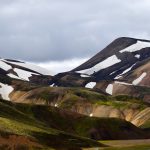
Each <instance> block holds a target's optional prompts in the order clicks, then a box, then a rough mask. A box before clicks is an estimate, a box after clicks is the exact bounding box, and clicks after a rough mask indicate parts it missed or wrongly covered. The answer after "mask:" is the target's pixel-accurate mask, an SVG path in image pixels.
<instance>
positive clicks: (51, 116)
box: [0, 37, 150, 150]
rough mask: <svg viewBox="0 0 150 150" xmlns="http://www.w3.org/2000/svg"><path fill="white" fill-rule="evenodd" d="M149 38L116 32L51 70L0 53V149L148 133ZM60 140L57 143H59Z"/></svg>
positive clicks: (93, 142)
mask: <svg viewBox="0 0 150 150" xmlns="http://www.w3.org/2000/svg"><path fill="white" fill-rule="evenodd" d="M149 70H150V41H148V40H141V39H133V38H127V37H123V38H118V39H116V40H115V41H113V42H112V43H111V44H110V45H108V46H107V47H106V48H104V49H103V50H102V51H100V52H99V53H98V54H96V55H95V56H94V57H92V58H91V59H89V60H88V61H87V62H85V63H83V64H81V65H80V66H78V67H77V68H75V69H73V70H71V71H68V72H64V73H59V74H57V75H55V76H51V75H50V72H49V71H47V70H45V69H43V68H41V67H38V66H35V65H33V64H30V63H26V62H22V61H18V60H11V59H0V149H5V150H8V149H18V150H19V149H27V150H30V149H54V150H58V149H59V150H81V149H82V148H93V147H94V148H95V147H103V148H104V147H106V145H103V144H101V142H99V141H98V140H129V139H147V138H150V80H149V77H150V71H149ZM58 143H59V144H58Z"/></svg>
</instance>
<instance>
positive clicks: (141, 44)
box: [120, 41, 150, 53]
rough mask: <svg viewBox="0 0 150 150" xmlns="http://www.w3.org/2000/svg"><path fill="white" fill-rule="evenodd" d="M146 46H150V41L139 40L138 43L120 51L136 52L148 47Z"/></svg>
mask: <svg viewBox="0 0 150 150" xmlns="http://www.w3.org/2000/svg"><path fill="white" fill-rule="evenodd" d="M146 47H150V42H143V41H137V43H135V44H133V45H131V46H129V47H127V48H125V49H123V50H121V51H120V53H123V52H136V51H139V50H141V49H143V48H146Z"/></svg>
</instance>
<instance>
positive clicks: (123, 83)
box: [115, 81, 132, 85]
mask: <svg viewBox="0 0 150 150" xmlns="http://www.w3.org/2000/svg"><path fill="white" fill-rule="evenodd" d="M115 83H117V84H122V85H132V84H130V83H126V82H119V81H115Z"/></svg>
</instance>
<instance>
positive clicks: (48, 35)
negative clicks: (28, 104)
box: [0, 0, 150, 67]
mask: <svg viewBox="0 0 150 150" xmlns="http://www.w3.org/2000/svg"><path fill="white" fill-rule="evenodd" d="M149 15H150V0H0V55H1V57H3V58H13V59H20V60H25V61H30V62H36V63H38V64H41V63H42V65H43V64H46V63H51V65H52V62H55V65H56V63H57V64H58V63H59V62H66V63H67V62H68V60H74V61H77V60H79V61H78V62H80V63H81V62H83V61H85V60H86V59H87V58H89V57H90V56H93V55H94V54H96V53H97V52H99V51H100V50H101V49H102V48H104V47H105V46H106V45H107V44H109V43H110V42H111V41H112V40H114V39H115V38H118V37H120V36H130V37H136V38H144V39H150V19H149V18H150V17H149ZM72 63H73V62H72ZM59 64H62V63H59ZM75 65H78V64H77V63H76V64H75ZM73 67H74V66H73Z"/></svg>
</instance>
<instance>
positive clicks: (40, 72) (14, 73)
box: [0, 59, 52, 85]
mask: <svg viewBox="0 0 150 150" xmlns="http://www.w3.org/2000/svg"><path fill="white" fill-rule="evenodd" d="M0 75H1V76H2V75H3V76H8V77H10V78H12V79H18V80H23V81H29V82H33V83H37V84H44V85H49V84H50V80H51V78H52V77H51V75H50V71H48V70H46V69H43V68H41V67H39V66H36V65H34V64H31V63H26V62H22V61H18V60H11V59H0Z"/></svg>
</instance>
